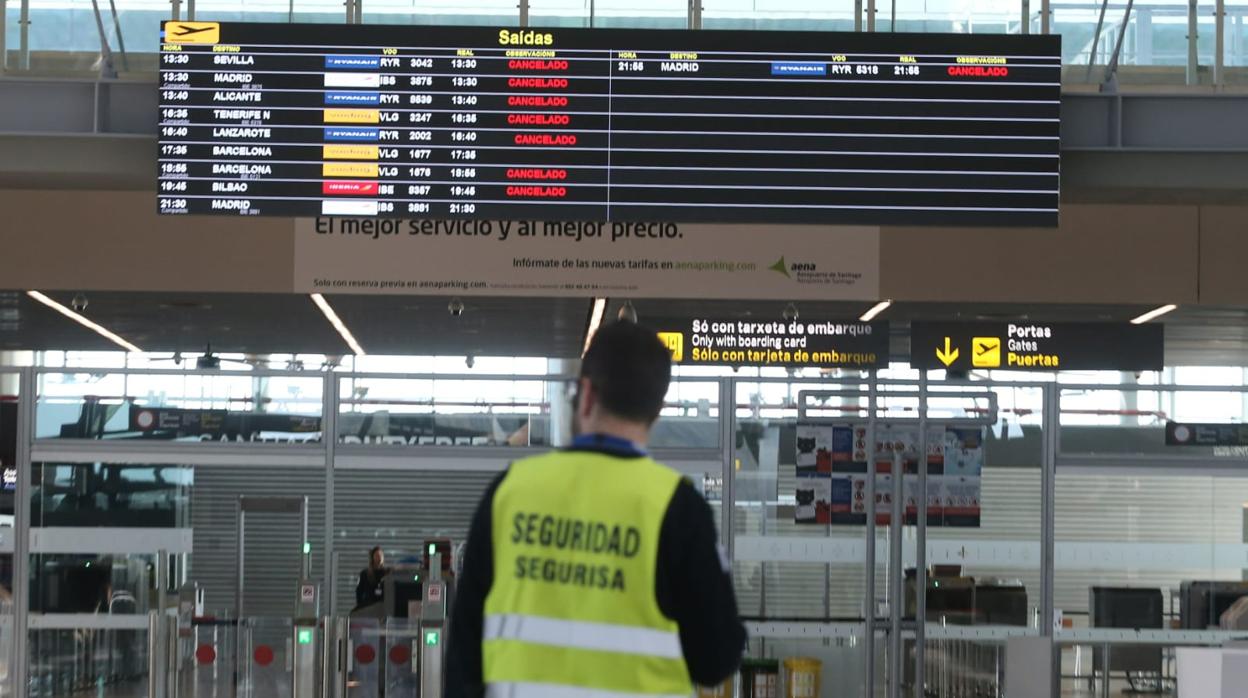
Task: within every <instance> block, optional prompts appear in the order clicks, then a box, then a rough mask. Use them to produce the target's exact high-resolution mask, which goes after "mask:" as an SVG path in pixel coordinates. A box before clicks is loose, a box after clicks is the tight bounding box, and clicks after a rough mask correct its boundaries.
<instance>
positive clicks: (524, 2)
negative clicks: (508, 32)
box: [518, 0, 529, 27]
mask: <svg viewBox="0 0 1248 698" xmlns="http://www.w3.org/2000/svg"><path fill="white" fill-rule="evenodd" d="M518 7H519V8H520V26H522V27H527V26H529V0H520V4H519V6H518Z"/></svg>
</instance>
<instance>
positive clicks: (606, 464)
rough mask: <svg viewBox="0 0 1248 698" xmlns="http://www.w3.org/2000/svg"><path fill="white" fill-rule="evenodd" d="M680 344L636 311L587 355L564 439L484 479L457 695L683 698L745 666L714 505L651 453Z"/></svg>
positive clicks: (460, 634)
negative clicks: (571, 436)
mask: <svg viewBox="0 0 1248 698" xmlns="http://www.w3.org/2000/svg"><path fill="white" fill-rule="evenodd" d="M670 380H671V356H670V354H669V353H668V350H667V349H666V348H665V347H664V346H663V344H662V342H660V341H659V339H658V337H657V335H656V334H655V333H654V332H653V331H650V330H647V329H645V328H642V327H639V326H638V325H636V324H634V323H628V322H620V323H616V324H612V325H607V326H604V327H602V328H601V329H600V330H599V331H598V333H597V334H596V335H595V337H594V339H593V342H592V343H591V344H590V347H589V350H588V351H587V352H586V353H585V356H584V358H583V360H582V363H581V376H580V380H579V382H578V385H577V389H578V390H577V392H578V395H577V400H576V422H577V428H578V432H579V433H580V436H578V437H577V438H576V440H575V441H574V442H573V444H572V446H571V448H568V449H565V450H561V451H556V452H553V453H549V454H546V455H542V456H536V457H533V458H528V459H525V460H521V461H519V462H516V463H514V464H512V466H511V467H510V468H509V469H508V470H507V471H506V472H504V473H503V474H502V475H500V476H499V477H498V478H497V479H495V481H494V482H493V483H492V484H491V485H490V487H489V489H488V490H487V491H486V494H485V497H484V499H483V500H482V502H481V504H480V505H479V506H478V508H477V511H476V514H475V517H474V518H473V522H472V529H471V532H470V533H469V535H468V542H467V546H466V548H465V552H464V569H463V574H462V576H461V577H460V581H459V586H458V588H457V599H456V603H455V608H454V611H453V614H452V618H451V628H450V634H449V638H448V639H449V642H450V646H449V648H448V656H447V697H448V698H479V697H480V696H486V697H487V698H668V697H671V698H687V697H688V696H689V695H690V694H691V693H692V692H693V684H694V683H698V684H702V685H707V686H710V685H715V684H718V683H720V682H722V681H723V680H725V679H726V678H728V677H729V676H731V675H732V673H733V671H735V670H736V668H737V665H738V664H739V662H740V659H741V654H742V651H743V649H744V647H745V639H746V638H745V629H744V627H743V626H742V625H741V621H740V619H739V618H738V616H737V604H736V599H735V598H734V596H733V591H732V580H731V578H730V577H729V570H728V568H727V565H726V562H725V558H724V556H723V555H722V554H721V552H720V551H719V549H718V548H717V545H716V533H715V524H714V520H713V518H712V514H711V509H710V506H709V505H707V503H706V500H704V499H703V498H702V496H701V494H699V493H698V491H697V490H696V489H694V487H693V485H692V484H690V483H689V482H688V481H687V480H685V479H684V478H682V477H681V476H680V474H678V473H677V472H675V471H673V470H671V469H669V468H667V467H666V466H663V465H660V464H659V463H657V462H655V461H654V460H652V459H651V458H650V457H648V456H647V455H646V453H645V450H644V449H645V444H646V442H647V440H648V438H649V435H650V429H651V427H652V426H653V424H654V422H655V420H656V419H657V418H658V416H659V411H660V410H661V409H662V406H663V401H664V398H665V396H666V395H667V388H668V384H669V382H670Z"/></svg>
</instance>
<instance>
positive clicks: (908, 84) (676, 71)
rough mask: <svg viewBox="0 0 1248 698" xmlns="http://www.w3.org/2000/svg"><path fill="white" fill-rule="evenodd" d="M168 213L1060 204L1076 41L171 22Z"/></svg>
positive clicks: (461, 215) (799, 219)
mask: <svg viewBox="0 0 1248 698" xmlns="http://www.w3.org/2000/svg"><path fill="white" fill-rule="evenodd" d="M161 39H162V41H161V44H160V61H161V62H160V67H161V70H160V88H159V91H158V97H159V104H160V109H159V112H158V117H159V126H158V137H159V144H158V153H159V155H158V157H159V182H158V185H157V186H158V188H159V196H158V201H159V203H158V207H159V208H158V210H159V212H160V213H162V214H175V215H182V214H224V215H235V216H238V215H244V216H254V215H261V216H291V217H308V216H342V217H376V218H419V219H428V220H447V219H472V220H486V219H505V220H521V219H529V218H532V219H537V220H542V221H590V222H603V221H610V222H648V221H651V220H653V219H654V218H656V217H658V218H659V219H661V220H664V221H676V222H703V223H744V222H754V223H769V222H772V223H780V222H787V223H813V224H826V223H837V224H849V225H1010V226H1045V227H1053V226H1056V225H1057V220H1058V173H1059V158H1060V150H1059V144H1060V140H1059V137H1060V107H1061V104H1060V101H1061V78H1062V50H1061V37H1060V36H1057V35H1018V34H1014V35H992V34H919V33H908V32H907V33H897V34H883V33H873V34H860V33H833V32H824V31H818V32H815V31H768V32H756V31H731V30H721V31H710V32H707V31H694V30H673V29H662V30H654V29H601V28H593V29H581V28H565V27H558V28H545V29H541V30H520V29H514V28H511V27H498V26H494V27H489V26H464V27H446V26H403V27H399V26H387V25H350V24H348V25H341V24H339V25H327V24H289V23H281V24H252V23H237V22H182V21H176V20H175V21H169V22H165V23H164V25H163V31H162V33H161Z"/></svg>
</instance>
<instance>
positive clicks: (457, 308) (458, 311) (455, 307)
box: [446, 298, 464, 317]
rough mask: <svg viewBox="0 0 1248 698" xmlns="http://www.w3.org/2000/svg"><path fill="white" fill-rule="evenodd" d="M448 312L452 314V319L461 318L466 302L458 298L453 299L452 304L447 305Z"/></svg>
mask: <svg viewBox="0 0 1248 698" xmlns="http://www.w3.org/2000/svg"><path fill="white" fill-rule="evenodd" d="M446 312H448V313H450V314H451V317H459V316H460V315H463V314H464V302H463V301H461V300H460V299H458V298H452V299H451V302H450V303H447V304H446Z"/></svg>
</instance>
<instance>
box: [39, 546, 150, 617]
mask: <svg viewBox="0 0 1248 698" xmlns="http://www.w3.org/2000/svg"><path fill="white" fill-rule="evenodd" d="M156 557H157V556H156V555H155V554H151V555H94V554H91V555H71V554H35V555H31V556H30V569H31V573H30V574H31V576H30V610H31V612H32V613H54V614H99V615H110V616H121V615H128V616H134V615H144V614H146V613H147V612H148V611H151V610H156V609H157V608H159V604H158V603H157V599H158V598H159V589H158V588H157V583H156Z"/></svg>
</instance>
